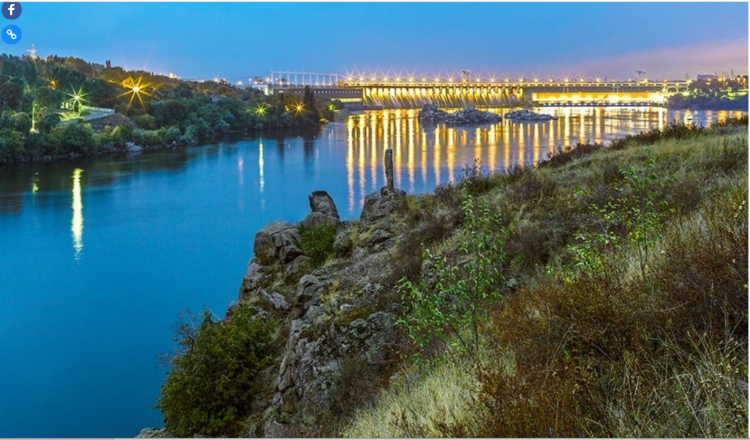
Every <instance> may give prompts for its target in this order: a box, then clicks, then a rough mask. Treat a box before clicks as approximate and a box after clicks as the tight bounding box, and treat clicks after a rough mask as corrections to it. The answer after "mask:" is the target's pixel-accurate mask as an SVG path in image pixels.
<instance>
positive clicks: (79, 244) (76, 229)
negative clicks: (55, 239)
mask: <svg viewBox="0 0 750 440" xmlns="http://www.w3.org/2000/svg"><path fill="white" fill-rule="evenodd" d="M81 173H83V170H82V169H80V168H76V169H75V170H73V205H72V208H73V219H72V220H71V226H70V230H71V231H72V232H73V250H75V257H76V259H79V258H81V251H82V250H83V199H82V198H81Z"/></svg>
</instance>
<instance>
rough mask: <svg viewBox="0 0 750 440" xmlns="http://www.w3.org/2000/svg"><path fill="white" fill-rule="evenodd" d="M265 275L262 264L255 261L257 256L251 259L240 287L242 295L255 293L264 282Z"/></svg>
mask: <svg viewBox="0 0 750 440" xmlns="http://www.w3.org/2000/svg"><path fill="white" fill-rule="evenodd" d="M264 278H265V275H264V274H263V272H262V271H261V266H260V264H258V263H257V262H256V261H255V258H253V259H252V260H250V264H249V265H248V266H247V272H245V277H244V278H243V279H242V287H240V295H241V296H247V295H249V294H252V293H254V292H255V291H256V290H257V289H258V287H260V286H261V285H262V284H263V280H264Z"/></svg>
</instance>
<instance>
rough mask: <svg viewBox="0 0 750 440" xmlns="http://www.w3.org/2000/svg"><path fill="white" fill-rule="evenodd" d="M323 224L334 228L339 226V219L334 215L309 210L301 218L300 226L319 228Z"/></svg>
mask: <svg viewBox="0 0 750 440" xmlns="http://www.w3.org/2000/svg"><path fill="white" fill-rule="evenodd" d="M323 225H331V226H333V227H334V228H338V227H339V226H341V221H340V220H339V219H338V218H336V217H331V216H330V215H326V214H323V213H322V212H311V213H310V214H308V215H307V217H305V219H304V220H302V227H304V228H306V229H312V228H319V227H321V226H323Z"/></svg>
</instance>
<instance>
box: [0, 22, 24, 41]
mask: <svg viewBox="0 0 750 440" xmlns="http://www.w3.org/2000/svg"><path fill="white" fill-rule="evenodd" d="M3 41H5V43H6V44H16V43H18V42H19V41H21V28H20V27H18V26H16V25H14V24H9V25H8V26H5V27H4V28H3Z"/></svg>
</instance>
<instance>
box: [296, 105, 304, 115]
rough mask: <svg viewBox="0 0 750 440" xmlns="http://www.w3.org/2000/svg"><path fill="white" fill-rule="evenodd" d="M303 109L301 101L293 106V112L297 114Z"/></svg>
mask: <svg viewBox="0 0 750 440" xmlns="http://www.w3.org/2000/svg"><path fill="white" fill-rule="evenodd" d="M303 111H305V106H304V104H302V103H297V105H295V106H294V112H295V113H297V114H298V115H299V114H300V113H302V112H303Z"/></svg>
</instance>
